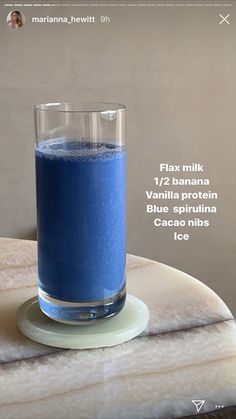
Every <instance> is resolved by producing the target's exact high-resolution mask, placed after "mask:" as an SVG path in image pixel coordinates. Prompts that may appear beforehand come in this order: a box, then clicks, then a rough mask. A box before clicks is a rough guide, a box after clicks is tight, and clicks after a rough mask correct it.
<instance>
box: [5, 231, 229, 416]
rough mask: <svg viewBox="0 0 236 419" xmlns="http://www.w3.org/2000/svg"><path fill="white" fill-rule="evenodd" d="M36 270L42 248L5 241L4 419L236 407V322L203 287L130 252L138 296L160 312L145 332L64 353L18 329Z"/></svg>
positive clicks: (132, 286)
mask: <svg viewBox="0 0 236 419" xmlns="http://www.w3.org/2000/svg"><path fill="white" fill-rule="evenodd" d="M36 269H37V266H36V243H35V242H29V241H19V240H10V239H7V240H5V239H1V240H0V330H1V343H0V362H5V364H3V365H0V371H1V373H0V419H31V418H32V417H36V418H42V419H52V418H54V417H56V418H57V419H65V417H66V418H67V419H76V418H86V419H88V418H91V419H95V418H100V419H111V417H112V419H119V418H120V419H121V418H122V419H137V418H149V419H150V418H157V417H158V419H172V418H173V419H174V418H179V417H181V416H185V415H186V416H187V415H190V414H194V413H195V410H194V409H193V405H192V403H191V400H192V399H193V398H204V399H205V400H206V411H212V410H213V405H215V402H216V401H218V402H219V401H222V403H224V405H225V406H230V405H235V404H236V325H235V322H234V320H232V315H231V313H230V312H229V310H228V308H227V307H226V306H225V304H224V303H223V301H222V300H221V299H220V298H219V297H218V296H217V295H216V294H215V293H214V292H213V291H211V290H210V289H209V288H207V287H206V286H205V285H203V284H202V283H201V282H199V281H197V280H195V279H194V278H192V277H190V276H189V275H187V274H184V273H182V272H179V271H177V270H175V269H173V268H170V267H168V266H165V265H162V264H160V263H157V262H154V261H149V260H147V259H143V258H139V257H136V256H132V255H128V257H127V282H128V291H129V293H131V294H133V295H135V296H137V297H138V298H141V299H142V300H143V301H144V302H145V303H146V304H147V305H148V307H149V310H150V315H151V318H150V322H149V326H148V328H147V329H146V330H145V332H144V334H143V336H139V337H137V338H135V339H133V340H132V341H130V342H127V343H125V344H122V345H119V346H116V347H113V348H103V349H96V350H83V351H75V350H74V351H73V350H70V351H60V350H56V349H53V348H49V347H46V346H43V345H40V344H37V343H35V342H32V341H30V340H28V339H27V338H25V337H24V336H22V335H21V334H20V332H19V331H18V330H17V327H16V321H15V315H16V310H17V308H18V306H19V305H20V304H21V303H22V302H23V301H25V300H26V299H28V298H30V297H32V296H34V295H35V294H36V293H37V273H36V272H37V271H36ZM228 319H229V320H228ZM209 323H213V324H209ZM181 329H189V330H181ZM150 335H151V336H150Z"/></svg>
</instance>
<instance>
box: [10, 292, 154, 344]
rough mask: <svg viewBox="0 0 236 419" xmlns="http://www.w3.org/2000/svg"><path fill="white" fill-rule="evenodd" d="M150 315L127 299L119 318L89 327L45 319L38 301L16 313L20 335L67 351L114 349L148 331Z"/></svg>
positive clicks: (138, 302)
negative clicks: (111, 347)
mask: <svg viewBox="0 0 236 419" xmlns="http://www.w3.org/2000/svg"><path fill="white" fill-rule="evenodd" d="M148 320H149V311H148V308H147V306H146V305H145V304H144V303H143V302H142V301H141V300H139V299H138V298H136V297H134V296H132V295H127V296H126V302H125V306H124V308H123V309H122V310H121V312H120V313H119V314H117V315H116V316H114V317H111V318H108V319H106V320H104V321H100V322H98V323H94V324H91V325H86V326H85V325H83V326H77V325H68V324H63V323H59V322H56V321H54V320H51V319H50V318H49V317H47V316H46V315H45V314H44V313H43V312H42V311H41V310H40V307H39V303H38V298H37V297H33V298H31V299H30V300H27V301H26V302H25V303H23V304H22V305H21V306H20V308H19V309H18V312H17V325H18V327H19V329H20V331H21V332H22V333H23V334H24V335H25V336H27V337H28V338H29V339H32V340H34V341H36V342H39V343H42V344H44V345H49V346H55V347H58V348H67V349H89V348H101V347H104V346H114V345H118V344H120V343H123V342H127V341H128V340H130V339H133V338H134V337H136V336H138V335H139V334H140V333H142V332H143V330H144V329H145V328H146V327H147V325H148Z"/></svg>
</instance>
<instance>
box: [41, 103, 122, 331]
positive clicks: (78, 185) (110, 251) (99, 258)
mask: <svg viewBox="0 0 236 419" xmlns="http://www.w3.org/2000/svg"><path fill="white" fill-rule="evenodd" d="M34 113H35V132H36V145H35V159H36V191H37V226H38V280H39V284H38V285H39V286H38V300H39V304H40V308H41V310H42V311H43V312H44V313H45V314H46V315H47V316H48V317H50V318H52V319H54V320H56V321H59V322H63V323H70V324H84V323H86V324H87V323H93V322H94V321H97V320H101V319H104V318H107V317H111V316H114V315H115V314H117V313H118V312H119V311H120V310H121V309H122V308H123V306H124V303H125V298H126V277H125V265H126V150H125V118H126V109H125V106H123V105H117V104H114V103H96V102H95V103H89V102H86V103H84V102H83V103H48V104H41V105H36V106H35V107H34Z"/></svg>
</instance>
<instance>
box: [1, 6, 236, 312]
mask: <svg viewBox="0 0 236 419" xmlns="http://www.w3.org/2000/svg"><path fill="white" fill-rule="evenodd" d="M20 10H21V11H23V12H24V13H25V16H26V24H25V26H24V27H23V28H22V29H21V30H19V31H15V30H10V29H9V28H8V26H7V24H6V23H5V18H6V16H7V14H8V13H9V8H6V7H5V8H4V7H3V6H2V7H1V10H0V13H1V23H0V40H1V41H0V42H1V63H0V66H1V67H0V76H1V77H0V89H1V96H0V105H1V113H0V126H1V131H0V135H1V153H0V163H1V176H0V185H1V188H0V206H1V208H0V235H1V236H7V237H16V238H35V229H36V211H35V179H34V147H33V137H34V129H33V113H32V106H33V104H34V103H42V102H53V101H55V102H58V101H65V100H68V101H70V100H74V101H75V100H79V101H80V100H98V101H113V102H114V101H115V102H120V103H124V104H126V105H127V107H128V138H127V148H128V243H127V244H128V252H130V253H133V254H137V255H140V256H144V257H147V258H152V259H155V260H158V261H160V262H163V263H166V264H169V265H172V266H174V267H176V268H178V269H181V270H183V271H185V272H188V273H189V274H191V275H193V276H195V277H197V278H198V279H200V280H201V281H203V282H205V283H206V284H208V285H209V286H211V287H212V288H213V289H214V290H215V291H216V292H217V293H218V294H219V295H220V296H221V297H222V298H223V299H224V300H225V301H226V302H227V303H228V305H229V307H230V308H231V310H232V311H233V312H234V313H236V304H235V301H234V290H235V273H236V257H235V250H236V249H235V248H236V246H235V244H236V243H235V242H236V240H235V210H236V199H235V178H236V170H235V128H236V127H235V109H236V101H235V97H236V78H235V71H236V52H235V39H236V18H235V16H236V13H235V12H236V7H235V5H233V6H232V7H231V8H227V9H224V8H219V7H200V6H199V7H177V6H173V7H138V6H136V7H118V6H117V7H87V8H86V7H83V8H82V7H80V8H79V7H77V8H76V7H74V8H72V7H60V8H59V7H57V8H56V7H54V8H53V9H52V8H45V7H44V8H43V7H37V8H36V7H34V8H31V7H22V8H20ZM225 11H227V13H230V14H231V17H230V19H231V24H230V25H227V24H222V25H219V13H221V12H223V14H226V13H225ZM53 13H54V14H55V15H57V16H70V15H71V14H73V15H74V16H87V15H95V16H96V17H99V16H101V15H107V16H109V17H110V18H111V23H110V24H93V25H91V24H90V25H81V24H77V25H76V24H74V25H66V24H60V25H58V24H54V25H52V24H51V25H49V24H32V23H31V17H32V16H37V15H38V16H47V15H52V14H53ZM160 162H167V163H170V164H171V163H176V164H179V163H186V164H187V163H192V162H199V163H202V164H204V166H205V175H206V177H209V178H210V180H211V186H210V187H209V188H207V190H212V191H215V192H217V193H218V194H219V199H218V203H217V207H218V213H217V215H216V216H214V217H213V218H212V223H211V226H210V227H209V228H206V229H205V230H204V229H192V232H191V239H190V240H189V241H187V242H174V241H173V238H172V235H173V231H174V230H173V229H169V230H165V229H163V230H162V229H157V228H155V227H154V226H153V224H152V217H151V216H149V215H147V214H146V213H145V205H146V197H145V190H146V189H152V188H153V180H152V179H153V177H155V176H158V173H159V164H160ZM200 203H202V202H200ZM180 231H181V230H180Z"/></svg>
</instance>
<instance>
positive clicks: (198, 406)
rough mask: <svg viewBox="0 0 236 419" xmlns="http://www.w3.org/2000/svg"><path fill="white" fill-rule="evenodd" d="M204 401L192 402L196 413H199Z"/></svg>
mask: <svg viewBox="0 0 236 419" xmlns="http://www.w3.org/2000/svg"><path fill="white" fill-rule="evenodd" d="M205 401H206V400H192V403H193V404H194V405H195V406H196V409H197V413H199V412H200V410H201V408H202V406H203V405H204V403H205Z"/></svg>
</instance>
